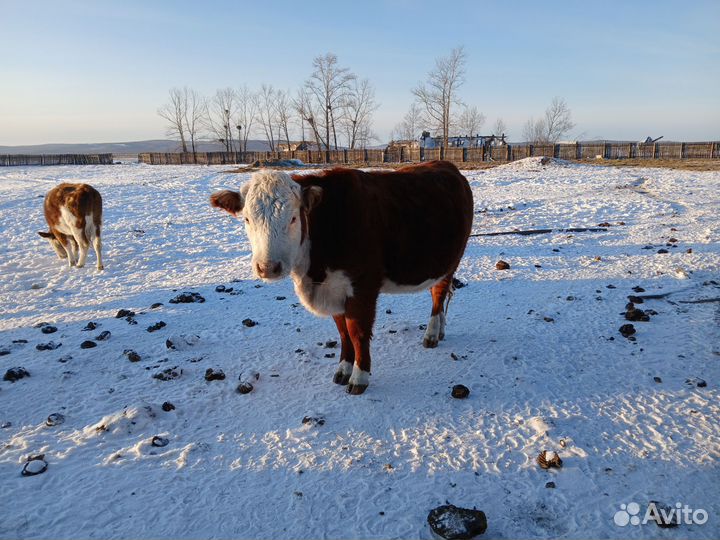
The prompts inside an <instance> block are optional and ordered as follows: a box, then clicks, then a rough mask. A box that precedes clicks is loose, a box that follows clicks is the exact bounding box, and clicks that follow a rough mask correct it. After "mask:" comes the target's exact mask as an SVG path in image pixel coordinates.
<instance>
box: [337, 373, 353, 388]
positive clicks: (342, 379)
mask: <svg viewBox="0 0 720 540" xmlns="http://www.w3.org/2000/svg"><path fill="white" fill-rule="evenodd" d="M349 381H350V374H349V373H347V374H345V373H343V372H342V371H336V372H335V375H333V382H334V383H335V384H341V385H343V386H345V385H346V384H347V383H348V382H349Z"/></svg>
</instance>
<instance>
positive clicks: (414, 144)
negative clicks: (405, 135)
mask: <svg viewBox="0 0 720 540" xmlns="http://www.w3.org/2000/svg"><path fill="white" fill-rule="evenodd" d="M400 148H402V149H404V150H417V149H418V148H420V141H416V140H414V139H403V140H398V141H390V143H389V144H388V145H387V149H388V150H399V149H400Z"/></svg>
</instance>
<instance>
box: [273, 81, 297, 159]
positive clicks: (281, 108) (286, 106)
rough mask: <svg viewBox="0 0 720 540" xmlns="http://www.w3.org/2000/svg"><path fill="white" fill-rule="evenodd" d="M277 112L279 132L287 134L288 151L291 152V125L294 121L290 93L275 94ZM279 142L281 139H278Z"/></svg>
mask: <svg viewBox="0 0 720 540" xmlns="http://www.w3.org/2000/svg"><path fill="white" fill-rule="evenodd" d="M275 110H276V112H277V124H278V132H280V131H282V132H283V133H284V134H285V141H287V148H288V151H289V150H290V123H291V121H292V116H293V114H292V112H293V102H292V98H290V93H289V92H286V91H284V90H278V91H277V92H276V93H275ZM278 140H279V137H278Z"/></svg>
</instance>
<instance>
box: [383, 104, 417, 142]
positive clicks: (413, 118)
mask: <svg viewBox="0 0 720 540" xmlns="http://www.w3.org/2000/svg"><path fill="white" fill-rule="evenodd" d="M424 126H425V119H424V118H423V113H422V109H421V108H420V105H418V103H417V102H413V103H412V104H411V105H410V108H409V109H408V112H406V113H405V116H403V119H402V121H401V122H400V123H399V124H398V125H397V126H395V129H394V132H395V133H396V134H397V136H398V138H399V139H402V140H405V141H412V140H417V139H418V138H419V137H420V132H421V131H422V129H423V127H424ZM392 138H393V137H392V136H391V139H392Z"/></svg>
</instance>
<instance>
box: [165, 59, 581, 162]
mask: <svg viewBox="0 0 720 540" xmlns="http://www.w3.org/2000/svg"><path fill="white" fill-rule="evenodd" d="M466 64H467V55H466V53H465V50H464V48H463V47H457V48H455V49H453V50H452V51H451V52H450V54H449V55H448V56H445V57H439V58H436V59H435V65H434V67H433V68H432V69H431V70H430V72H429V73H428V75H427V78H426V80H425V81H424V82H421V83H418V85H417V86H415V87H414V88H413V89H412V91H411V92H412V95H413V96H414V97H415V100H414V101H413V103H412V104H411V105H410V108H409V109H408V111H407V113H406V114H405V116H404V117H403V119H402V121H401V122H400V123H398V124H397V125H396V127H395V128H394V130H393V131H392V133H391V139H404V140H417V139H418V137H419V136H420V134H421V133H422V132H424V131H434V132H435V133H436V134H437V135H438V136H439V137H440V139H441V141H442V143H441V144H442V145H443V146H445V147H447V146H448V139H449V137H450V136H451V134H452V132H455V134H458V132H459V134H461V135H470V136H472V135H474V134H478V133H480V131H481V130H482V128H483V126H484V124H485V121H486V117H485V115H484V114H483V113H482V112H481V111H480V110H479V109H478V108H477V107H476V106H475V105H468V104H467V103H465V102H464V101H463V100H462V99H461V97H460V94H459V90H460V88H461V87H462V85H463V84H464V82H465V75H466ZM378 106H379V105H378V103H377V101H376V99H375V89H374V88H373V86H372V84H371V83H370V81H369V80H368V79H361V78H359V77H358V76H357V75H355V74H354V73H352V72H351V71H350V70H349V69H348V68H346V67H343V66H341V65H340V64H339V62H338V58H337V56H335V55H334V54H332V53H327V54H324V55H321V56H318V57H316V58H315V59H314V60H313V63H312V73H311V74H310V76H309V77H308V79H307V80H306V81H305V82H304V84H303V85H302V86H300V88H298V89H297V90H296V91H295V93H294V94H292V93H291V92H290V91H288V90H283V89H278V88H275V87H273V85H271V84H270V85H268V84H263V85H262V86H261V88H260V89H259V90H256V91H253V90H250V89H249V88H248V87H247V86H243V87H241V88H239V89H234V88H229V87H228V88H223V89H219V90H217V91H216V92H215V94H214V95H212V96H209V97H205V96H202V95H200V94H199V93H198V92H197V91H195V90H193V89H190V88H187V87H184V88H173V89H171V90H170V94H169V100H168V102H167V103H166V104H165V105H164V106H162V107H161V108H160V109H158V114H159V115H160V116H162V117H163V118H164V119H165V120H166V121H167V126H168V134H169V135H171V136H173V137H174V138H176V139H177V140H179V141H180V144H181V145H182V150H183V152H188V151H191V152H193V153H194V152H195V151H196V147H197V142H198V140H200V139H210V140H213V141H219V142H220V143H222V144H223V145H224V147H225V150H226V151H228V152H231V151H247V144H248V140H249V138H250V137H251V136H252V135H253V134H254V135H260V136H262V137H264V138H265V140H266V141H267V144H268V146H269V147H270V149H271V150H277V149H278V145H279V144H281V143H282V141H285V142H286V143H287V147H290V142H291V140H292V139H291V134H293V135H295V136H298V135H299V138H300V140H301V141H307V142H311V143H314V145H315V147H316V148H318V149H325V150H330V149H336V150H337V149H338V148H340V147H347V148H350V149H355V148H365V147H366V146H367V145H369V144H370V143H371V142H372V141H374V140H377V136H376V135H375V134H374V133H373V130H372V121H373V113H374V112H375V111H376V110H377V108H378ZM573 127H574V124H573V122H572V119H571V112H570V109H569V107H568V106H567V103H566V102H565V100H563V99H561V98H559V97H556V98H555V99H553V101H552V103H551V104H550V106H549V107H548V108H547V110H546V111H545V114H544V116H542V117H540V118H539V119H534V118H531V119H530V120H528V122H527V123H526V124H525V126H524V129H523V137H524V139H525V140H526V141H528V142H533V143H555V142H557V141H559V140H560V139H561V138H562V137H563V136H564V135H566V134H567V133H568V132H569V131H570V130H571V129H573ZM492 134H493V135H496V136H498V137H500V136H501V135H505V134H506V125H505V122H504V121H503V119H502V118H497V119H496V121H495V124H494V125H493V127H492Z"/></svg>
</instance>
